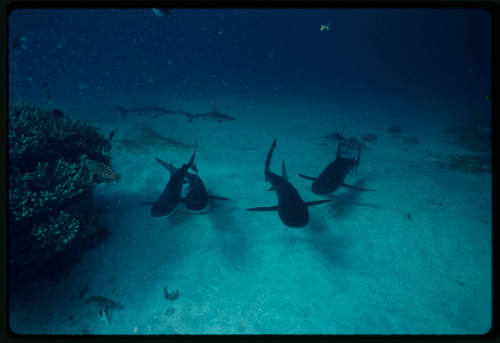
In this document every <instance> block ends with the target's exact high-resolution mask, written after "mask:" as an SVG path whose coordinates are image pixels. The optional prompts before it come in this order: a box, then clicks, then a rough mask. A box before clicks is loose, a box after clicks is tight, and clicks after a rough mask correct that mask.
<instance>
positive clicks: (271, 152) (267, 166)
mask: <svg viewBox="0 0 500 343" xmlns="http://www.w3.org/2000/svg"><path fill="white" fill-rule="evenodd" d="M274 148H276V138H275V139H274V141H273V144H272V145H271V148H270V149H269V152H268V153H267V156H266V165H265V167H264V175H265V176H266V181H269V180H268V177H267V174H269V166H270V165H271V157H273V150H274Z"/></svg>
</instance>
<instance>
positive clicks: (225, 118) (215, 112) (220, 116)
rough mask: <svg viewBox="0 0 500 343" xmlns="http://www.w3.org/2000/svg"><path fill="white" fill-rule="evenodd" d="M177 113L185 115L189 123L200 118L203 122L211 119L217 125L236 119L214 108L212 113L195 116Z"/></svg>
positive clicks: (187, 113)
mask: <svg viewBox="0 0 500 343" xmlns="http://www.w3.org/2000/svg"><path fill="white" fill-rule="evenodd" d="M179 112H180V113H182V114H184V115H186V116H187V117H188V118H189V122H190V123H191V122H192V121H193V119H196V118H200V119H203V120H207V119H213V120H215V121H217V122H218V123H222V122H223V121H231V120H236V118H233V117H231V116H230V115H227V114H224V113H221V112H219V110H217V108H216V107H215V106H214V107H213V109H212V112H205V113H196V114H192V113H189V112H186V111H179Z"/></svg>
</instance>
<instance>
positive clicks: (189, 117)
mask: <svg viewBox="0 0 500 343" xmlns="http://www.w3.org/2000/svg"><path fill="white" fill-rule="evenodd" d="M178 112H179V113H182V114H184V115H185V116H186V117H188V119H189V122H190V123H191V122H192V121H193V118H194V114H192V113H189V112H186V111H178Z"/></svg>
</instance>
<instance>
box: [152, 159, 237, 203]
mask: <svg viewBox="0 0 500 343" xmlns="http://www.w3.org/2000/svg"><path fill="white" fill-rule="evenodd" d="M156 160H157V161H158V163H160V164H161V165H162V166H164V167H165V168H166V169H167V170H168V171H170V173H171V174H173V173H175V171H176V169H175V167H174V166H173V165H172V163H170V164H168V163H166V162H163V161H162V160H160V159H159V158H157V159H156ZM184 180H185V182H187V183H188V184H189V186H188V192H187V194H186V197H185V198H182V199H180V201H181V202H184V204H185V206H186V209H187V210H188V211H189V212H193V213H202V212H205V211H207V210H208V205H209V199H217V200H229V199H228V198H223V197H218V196H215V195H209V194H208V192H207V190H206V188H205V185H204V183H203V181H202V180H201V178H200V177H199V176H198V175H197V174H193V173H190V172H189V171H186V173H185V175H184ZM183 183H184V182H183Z"/></svg>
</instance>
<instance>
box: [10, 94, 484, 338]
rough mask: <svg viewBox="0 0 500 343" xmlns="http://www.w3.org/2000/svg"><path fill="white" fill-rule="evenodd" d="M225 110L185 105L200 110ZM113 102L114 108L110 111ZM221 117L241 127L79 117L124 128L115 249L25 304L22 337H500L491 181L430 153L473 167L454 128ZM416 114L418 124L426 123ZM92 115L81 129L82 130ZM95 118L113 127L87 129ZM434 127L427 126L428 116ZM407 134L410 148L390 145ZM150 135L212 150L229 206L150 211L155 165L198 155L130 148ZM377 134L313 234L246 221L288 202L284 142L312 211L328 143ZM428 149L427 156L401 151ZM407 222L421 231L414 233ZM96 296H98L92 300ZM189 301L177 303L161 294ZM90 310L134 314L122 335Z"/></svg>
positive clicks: (231, 109) (368, 118) (215, 178)
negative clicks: (314, 179)
mask: <svg viewBox="0 0 500 343" xmlns="http://www.w3.org/2000/svg"><path fill="white" fill-rule="evenodd" d="M213 101H214V98H213V97H212V98H211V99H208V98H207V99H203V98H199V99H194V100H193V101H191V102H184V103H176V104H174V105H177V106H181V107H184V108H188V110H190V111H193V112H202V111H207V110H209V109H210V107H211V105H212V104H213V103H214V102H213ZM111 103H112V102H111ZM215 103H216V104H218V105H219V110H220V111H221V112H224V113H228V114H230V115H233V116H235V117H236V118H237V120H236V121H234V122H225V123H222V124H218V123H216V122H213V121H195V122H193V123H191V124H189V123H188V122H187V120H186V118H184V117H182V116H180V115H179V116H173V117H164V118H156V119H151V118H150V116H145V117H138V116H130V117H129V118H127V119H126V120H124V121H123V120H121V118H120V116H119V114H118V113H116V111H115V112H113V110H111V109H99V108H98V107H95V108H94V109H89V108H85V106H82V108H81V109H80V110H79V109H78V108H72V109H68V110H67V111H66V112H67V113H68V114H69V115H70V116H71V115H72V116H74V117H75V118H79V119H88V120H89V122H90V123H92V124H93V125H96V126H98V127H101V128H102V129H103V132H105V133H106V134H107V133H109V132H110V131H111V130H112V129H114V130H115V133H116V134H115V137H114V138H113V150H112V155H113V168H114V169H115V170H116V171H117V172H119V173H120V174H122V178H121V180H120V182H118V183H110V184H101V185H99V186H98V187H97V189H96V192H95V193H96V200H97V203H99V204H105V205H106V206H107V207H108V209H109V213H108V222H109V226H110V229H111V231H112V235H111V236H110V237H109V238H108V239H107V240H105V241H103V242H102V243H101V244H100V245H99V246H97V247H96V248H95V249H93V250H90V251H88V252H87V253H86V254H85V255H84V257H83V259H82V261H81V263H79V264H77V265H75V266H74V268H73V269H72V271H71V272H70V273H69V275H67V276H66V277H65V278H64V279H63V280H60V281H39V282H35V283H32V284H29V285H25V286H24V287H22V289H21V290H20V291H19V292H15V293H11V296H12V299H11V307H10V308H11V312H10V327H11V329H12V330H13V331H14V332H16V333H22V334H126V335H128V334H130V335H133V334H394V333H398V334H482V333H485V332H487V331H488V330H489V329H490V325H491V253H492V252H491V174H471V173H465V172H461V171H456V170H448V169H441V168H437V167H436V166H435V165H434V164H433V158H432V157H430V156H429V155H427V154H426V153H425V150H429V151H435V152H454V153H464V154H465V153H470V152H468V151H466V150H462V149H460V148H459V147H456V146H453V145H450V144H447V143H446V142H445V140H444V139H443V137H442V136H441V135H440V134H439V131H440V130H442V129H444V128H445V127H446V126H449V125H453V124H456V123H453V122H448V123H444V122H440V121H439V120H440V119H439V114H436V116H435V121H431V120H429V119H422V118H421V117H419V116H418V115H411V116H410V117H413V118H414V120H413V121H412V122H408V121H404V122H403V121H399V122H398V121H395V120H394V114H392V116H391V115H390V114H388V115H385V114H384V113H377V112H372V111H370V110H366V109H364V108H362V107H358V108H357V107H356V106H353V107H352V108H351V109H349V110H338V109H337V108H336V106H335V105H334V104H327V103H326V102H325V103H308V102H307V100H304V99H289V101H288V102H287V101H279V100H275V101H274V100H268V101H263V100H261V101H248V100H247V101H245V102H243V101H242V100H241V99H231V98H224V97H223V95H221V96H220V97H219V99H218V101H216V102H215ZM416 113H418V111H416ZM78 116H80V117H78ZM90 116H94V117H100V119H95V120H94V119H91V120H90V119H89V118H90ZM430 117H432V115H427V116H426V118H430ZM394 122H396V123H398V124H400V126H401V127H402V129H403V133H402V134H395V135H391V134H389V133H388V132H386V129H387V127H389V126H390V125H391V124H393V123H394ZM138 126H148V127H151V128H153V129H154V130H156V131H157V132H158V133H160V134H162V135H164V136H166V137H170V138H174V139H177V140H180V141H183V142H186V143H194V140H195V139H196V138H197V139H198V144H199V149H198V152H197V154H196V164H197V166H198V168H199V175H200V177H201V178H202V179H203V181H204V182H205V185H206V187H207V189H208V191H209V192H210V193H213V194H215V195H219V196H225V197H228V198H230V201H215V202H213V203H212V205H214V206H213V208H212V209H211V211H210V212H208V213H205V214H189V213H186V212H183V211H182V210H178V211H177V212H176V213H175V214H174V215H173V216H171V217H168V218H162V219H154V218H152V217H151V216H150V213H149V211H150V207H149V206H146V205H143V204H142V203H141V202H142V201H153V200H156V198H157V197H158V196H159V194H160V192H161V191H162V190H163V187H164V186H165V184H166V183H167V181H168V179H169V174H168V172H167V171H166V170H165V169H164V168H163V167H162V166H161V165H159V164H158V163H157V162H156V161H155V159H154V158H155V157H159V158H161V159H163V160H165V161H173V162H174V164H175V165H176V166H179V165H180V164H181V163H183V162H187V161H188V159H189V157H190V156H191V153H192V149H184V150H168V149H166V150H161V149H159V148H150V149H142V150H137V151H135V152H131V151H127V150H123V149H120V148H119V147H118V145H117V143H118V142H119V141H120V140H121V139H125V138H127V135H128V134H130V132H131V131H130V130H132V129H134V127H138ZM343 126H345V135H346V136H347V137H351V136H355V137H358V138H359V137H360V136H361V135H364V134H368V133H375V134H376V135H377V136H378V139H377V141H376V142H375V143H366V144H367V146H368V150H365V151H363V153H362V156H361V162H360V166H359V170H358V173H357V175H356V176H350V175H349V176H347V178H346V182H347V183H349V184H353V185H357V186H361V187H366V188H374V189H376V192H360V191H355V190H351V189H340V190H338V191H337V192H335V193H334V194H333V195H332V196H331V198H332V202H331V203H327V204H322V205H318V206H314V207H310V208H309V212H310V221H309V224H308V225H307V226H306V227H304V228H300V229H293V228H287V227H285V226H284V225H283V224H282V223H281V221H280V219H279V217H278V214H277V213H275V212H247V211H245V209H246V208H248V207H256V206H271V205H275V204H276V203H277V199H276V195H275V194H274V192H268V191H267V189H268V188H269V184H267V183H266V182H265V181H264V175H263V169H264V160H265V156H266V154H267V152H268V149H269V147H270V145H271V143H272V140H273V139H274V138H275V137H276V138H277V148H276V149H275V151H274V155H273V160H272V164H271V170H272V171H274V172H276V173H278V174H279V173H281V162H282V160H283V159H284V160H285V162H286V167H287V172H288V176H289V178H290V181H291V183H292V184H293V185H294V186H295V187H296V188H297V189H298V191H299V192H300V194H301V195H302V197H303V199H304V200H305V201H312V200H318V199H322V197H320V196H318V195H315V194H313V193H312V191H311V182H310V181H308V180H305V179H303V178H300V177H298V176H297V173H303V174H307V175H313V176H315V175H318V174H319V173H320V172H321V171H322V169H323V168H324V167H325V166H326V165H327V164H328V163H330V162H331V161H332V160H333V159H334V158H335V151H336V144H337V143H336V142H329V144H328V145H327V146H324V145H320V144H321V143H322V142H323V139H322V137H323V136H324V135H325V134H328V133H331V132H334V131H335V130H336V129H339V130H340V129H341V128H342V127H343ZM406 136H416V137H418V139H419V141H420V142H419V143H418V144H403V143H402V137H406ZM408 213H410V216H411V218H410V219H408ZM86 285H88V286H87V287H88V291H86V292H84V291H83V290H84V289H85V287H86ZM165 286H168V289H169V291H170V290H172V291H173V290H176V289H178V290H179V293H180V295H179V298H178V299H176V300H174V301H168V300H166V299H165V297H164V293H163V289H164V287H165ZM90 296H105V297H108V298H110V299H112V300H114V301H116V302H118V303H121V304H123V305H124V309H123V310H115V311H113V313H112V321H111V324H110V325H108V323H106V322H105V321H104V320H102V319H100V318H99V316H98V308H97V305H96V304H95V303H89V304H84V300H85V299H86V298H88V297H90Z"/></svg>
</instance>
